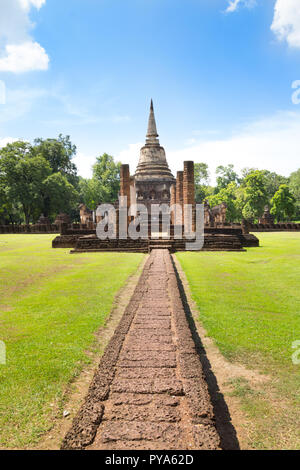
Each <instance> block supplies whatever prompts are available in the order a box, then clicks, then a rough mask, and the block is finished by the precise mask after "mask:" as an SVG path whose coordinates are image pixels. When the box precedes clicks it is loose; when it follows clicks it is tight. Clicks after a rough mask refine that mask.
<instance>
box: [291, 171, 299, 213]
mask: <svg viewBox="0 0 300 470" xmlns="http://www.w3.org/2000/svg"><path fill="white" fill-rule="evenodd" d="M289 188H290V191H291V193H292V195H293V196H294V198H295V200H296V216H297V218H300V168H299V169H298V170H297V171H294V173H292V174H291V176H290V182H289Z"/></svg>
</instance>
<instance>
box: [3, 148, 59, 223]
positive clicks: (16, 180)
mask: <svg viewBox="0 0 300 470" xmlns="http://www.w3.org/2000/svg"><path fill="white" fill-rule="evenodd" d="M31 150H32V149H31V146H30V145H29V144H27V143H25V142H15V143H13V144H9V145H8V146H7V147H5V148H4V149H2V150H1V152H0V156H1V158H0V180H1V186H2V187H5V194H6V198H7V200H8V201H10V202H12V201H18V202H19V203H20V204H21V206H22V209H23V213H24V216H25V221H26V223H27V224H28V223H29V222H30V219H31V218H32V217H36V216H38V212H40V211H41V210H42V208H43V207H42V199H41V194H42V192H43V182H44V180H45V179H46V178H47V177H48V176H50V174H51V167H50V165H49V163H48V162H47V161H46V160H45V159H44V158H43V157H42V156H41V155H33V154H32V151H31Z"/></svg>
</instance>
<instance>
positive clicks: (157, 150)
mask: <svg viewBox="0 0 300 470" xmlns="http://www.w3.org/2000/svg"><path fill="white" fill-rule="evenodd" d="M175 182H176V181H175V178H174V176H173V175H172V173H171V170H170V169H169V165H168V162H167V159H166V153H165V150H164V148H163V147H161V145H160V143H159V139H158V133H157V127H156V122H155V115H154V108H153V101H152V100H151V106H150V116H149V123H148V131H147V136H146V144H145V146H144V147H142V149H141V153H140V159H139V163H138V166H137V169H136V173H135V176H134V183H135V191H136V199H137V202H138V203H142V204H145V205H146V206H147V207H148V208H149V206H150V205H151V204H162V203H167V204H169V203H170V189H171V186H172V185H173V184H174V183H175Z"/></svg>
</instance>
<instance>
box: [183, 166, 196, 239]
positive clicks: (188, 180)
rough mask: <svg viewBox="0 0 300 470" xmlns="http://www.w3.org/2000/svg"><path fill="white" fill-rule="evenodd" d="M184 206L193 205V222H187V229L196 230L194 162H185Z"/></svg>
mask: <svg viewBox="0 0 300 470" xmlns="http://www.w3.org/2000/svg"><path fill="white" fill-rule="evenodd" d="M183 204H184V205H186V204H191V205H192V206H193V214H192V220H191V221H190V220H188V219H187V220H185V221H184V222H185V224H186V225H187V227H189V226H191V227H192V230H193V231H194V230H195V215H196V212H195V209H196V207H195V173H194V162H192V161H187V162H184V171H183Z"/></svg>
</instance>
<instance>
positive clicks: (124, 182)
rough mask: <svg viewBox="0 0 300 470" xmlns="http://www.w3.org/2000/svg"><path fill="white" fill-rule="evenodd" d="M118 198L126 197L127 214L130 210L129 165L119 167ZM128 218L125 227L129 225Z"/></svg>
mask: <svg viewBox="0 0 300 470" xmlns="http://www.w3.org/2000/svg"><path fill="white" fill-rule="evenodd" d="M120 196H121V197H124V196H126V197H127V214H128V210H129V208H130V171H129V165H121V170H120ZM130 220H131V218H130V216H129V215H128V217H127V227H128V225H129V223H130Z"/></svg>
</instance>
